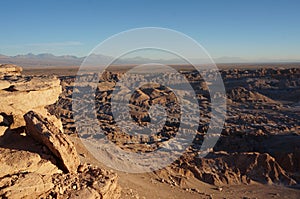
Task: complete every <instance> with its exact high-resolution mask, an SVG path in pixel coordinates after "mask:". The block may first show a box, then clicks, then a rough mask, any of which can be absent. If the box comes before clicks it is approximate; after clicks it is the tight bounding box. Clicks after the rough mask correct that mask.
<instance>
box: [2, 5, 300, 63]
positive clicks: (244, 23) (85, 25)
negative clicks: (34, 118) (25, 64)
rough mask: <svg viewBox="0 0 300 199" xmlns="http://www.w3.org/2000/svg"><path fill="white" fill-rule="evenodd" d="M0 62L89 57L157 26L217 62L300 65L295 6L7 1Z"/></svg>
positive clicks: (299, 29) (297, 9) (299, 25)
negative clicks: (130, 32) (116, 37)
mask: <svg viewBox="0 0 300 199" xmlns="http://www.w3.org/2000/svg"><path fill="white" fill-rule="evenodd" d="M0 8H1V10H0V24H1V31H0V54H5V55H16V54H27V53H35V54H37V53H53V54H55V55H63V54H70V55H76V56H85V55H87V54H88V53H89V52H90V50H92V49H93V47H94V46H96V45H97V44H98V43H99V42H101V41H103V40H104V39H106V38H107V37H109V36H111V35H113V34H116V33H118V32H120V31H124V30H127V29H131V28H137V27H145V26H158V27H165V28H171V29H175V30H177V31H180V32H183V33H185V34H187V35H189V36H191V37H192V38H194V39H195V40H197V41H198V42H199V43H201V44H202V45H203V46H204V47H205V48H206V49H207V50H208V51H209V53H210V54H211V56H212V57H223V56H229V57H241V58H246V59H259V58H271V59H273V58H274V59H287V58H288V59H300V1H297V0H276V1H275V0H251V1H248V0H236V1H232V0H218V1H217V0H210V1H209V0H206V1H200V0H198V1H196V0H195V1H193V0H190V1H175V0H164V1H163V0H160V1H159V0H157V1H154V0H152V1H150V0H128V1H125V0H123V1H122V0H119V1H96V0H87V1H83V0H77V1H76V0H74V1H71V0H70V1H66V0H60V1H58V0H57V1H55V0H52V1H50V0H35V1H30V0H28V1H25V0H19V1H16V0H5V1H1V2H0Z"/></svg>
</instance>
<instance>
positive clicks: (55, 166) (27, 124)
mask: <svg viewBox="0 0 300 199" xmlns="http://www.w3.org/2000/svg"><path fill="white" fill-rule="evenodd" d="M18 71H19V72H20V71H21V69H20V68H18V67H15V68H14V69H12V68H11V67H8V66H6V67H2V65H1V67H0V100H1V104H0V159H1V163H0V198H101V199H108V198H119V197H120V187H119V186H118V183H117V175H116V174H114V173H112V172H108V171H106V170H104V169H100V168H98V167H93V166H91V165H86V164H84V165H80V160H79V156H78V154H77V152H76V149H75V147H74V145H73V143H72V142H71V141H70V140H69V138H68V137H67V136H66V135H65V134H64V133H63V131H62V124H61V121H60V120H59V119H57V118H56V117H55V116H53V115H50V113H48V111H47V110H46V109H45V106H47V105H50V104H53V103H54V102H55V101H56V100H57V99H58V96H59V94H60V92H61V86H60V81H59V80H58V79H57V78H55V77H44V76H43V77H41V76H39V77H24V76H17V75H19V74H18Z"/></svg>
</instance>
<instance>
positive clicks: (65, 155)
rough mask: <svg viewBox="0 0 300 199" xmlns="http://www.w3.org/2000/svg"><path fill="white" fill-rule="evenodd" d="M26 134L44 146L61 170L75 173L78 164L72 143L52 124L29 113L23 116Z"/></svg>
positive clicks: (39, 116)
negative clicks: (56, 160)
mask: <svg viewBox="0 0 300 199" xmlns="http://www.w3.org/2000/svg"><path fill="white" fill-rule="evenodd" d="M24 119H25V121H26V130H27V131H26V133H27V134H28V135H29V136H31V137H32V138H33V139H35V140H36V141H38V142H40V143H42V144H44V145H45V146H47V147H48V148H49V150H50V151H51V152H52V153H53V154H54V155H55V156H56V158H57V159H58V164H59V165H60V167H61V169H62V170H64V171H66V172H73V173H75V172H77V168H78V166H79V164H80V160H79V157H78V155H77V152H76V149H75V147H74V145H73V143H72V142H71V141H70V140H69V139H68V138H67V137H66V135H64V134H63V133H62V132H61V131H60V130H59V128H57V127H55V125H54V124H53V122H51V121H49V120H48V119H47V118H45V117H43V116H42V115H40V114H38V113H35V112H33V111H30V112H28V113H26V114H25V115H24Z"/></svg>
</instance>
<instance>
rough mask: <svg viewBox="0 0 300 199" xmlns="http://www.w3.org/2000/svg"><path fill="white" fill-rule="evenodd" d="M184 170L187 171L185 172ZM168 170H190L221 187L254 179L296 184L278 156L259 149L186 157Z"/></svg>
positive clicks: (185, 174)
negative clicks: (257, 150)
mask: <svg viewBox="0 0 300 199" xmlns="http://www.w3.org/2000/svg"><path fill="white" fill-rule="evenodd" d="M182 169H183V170H185V172H184V173H183V172H182V171H181V170H182ZM187 170H188V171H189V172H187ZM167 171H168V173H169V175H170V176H173V175H174V173H181V174H182V175H183V176H187V173H190V174H189V175H190V176H191V175H192V176H193V177H195V178H196V179H198V180H200V181H203V182H206V183H209V184H213V185H217V186H222V185H233V184H242V183H243V184H249V183H251V182H254V181H255V182H260V183H263V184H285V185H294V184H296V181H295V180H294V179H292V178H291V177H289V176H288V175H287V173H286V171H285V170H284V169H282V167H281V166H280V165H279V164H278V163H277V162H276V160H275V158H273V157H272V156H270V155H269V154H267V153H264V154H261V153H258V152H244V153H227V152H213V153H210V154H209V155H208V156H207V157H205V158H197V157H194V158H191V157H187V156H185V157H184V158H182V159H181V160H180V161H179V165H178V164H176V165H174V166H171V167H170V168H168V169H167ZM158 176H160V173H158ZM187 177H188V176H187Z"/></svg>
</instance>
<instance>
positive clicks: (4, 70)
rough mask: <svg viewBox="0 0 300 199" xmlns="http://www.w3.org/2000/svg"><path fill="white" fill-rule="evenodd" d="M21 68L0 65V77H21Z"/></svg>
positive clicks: (11, 65)
mask: <svg viewBox="0 0 300 199" xmlns="http://www.w3.org/2000/svg"><path fill="white" fill-rule="evenodd" d="M21 72H22V68H21V67H20V66H17V65H13V64H0V77H3V76H14V75H21Z"/></svg>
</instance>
